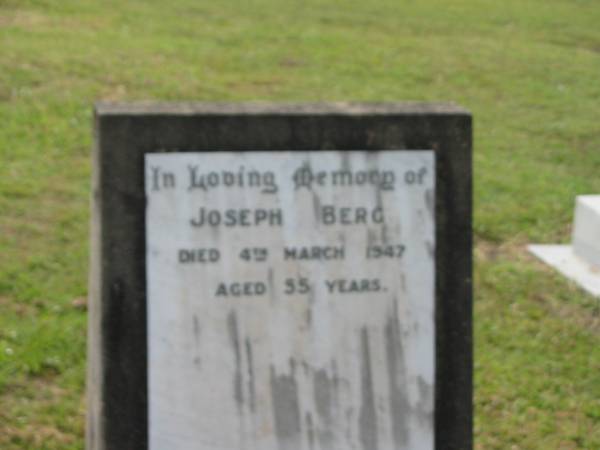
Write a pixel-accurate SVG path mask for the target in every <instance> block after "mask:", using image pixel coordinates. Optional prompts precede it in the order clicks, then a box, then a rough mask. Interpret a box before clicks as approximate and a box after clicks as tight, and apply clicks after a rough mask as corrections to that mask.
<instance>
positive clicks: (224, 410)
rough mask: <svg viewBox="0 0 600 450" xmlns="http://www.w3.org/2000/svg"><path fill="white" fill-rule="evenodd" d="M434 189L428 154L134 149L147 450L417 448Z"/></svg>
mask: <svg viewBox="0 0 600 450" xmlns="http://www.w3.org/2000/svg"><path fill="white" fill-rule="evenodd" d="M434 181H435V167H434V152H433V151H384V152H349V151H347V152H332V151H321V152H277V153H273V152H246V153H235V152H210V153H207V152H204V153H159V154H147V155H146V197H147V216H146V264H147V267H148V270H147V285H148V289H147V299H148V301H147V305H148V306H147V308H148V318H149V321H148V344H149V346H148V349H149V366H148V370H149V404H148V408H149V412H150V415H149V417H150V422H149V426H150V432H149V436H150V448H151V449H165V448H169V449H212V448H222V449H239V448H247V449H264V450H268V449H273V450H275V449H283V448H290V449H298V450H300V449H302V450H310V449H323V450H333V449H347V448H359V449H363V450H371V449H374V448H378V449H411V450H418V449H429V450H433V435H434V430H433V397H434V363H435V345H434V342H435V323H434V317H435V316H434V296H435V292H434V263H435V261H434V254H435V243H434V238H435V236H434V231H435V230H434V204H433V199H434ZM206 409H208V410H209V411H210V413H209V414H207V413H206Z"/></svg>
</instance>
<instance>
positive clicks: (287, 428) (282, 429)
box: [270, 360, 302, 450]
mask: <svg viewBox="0 0 600 450" xmlns="http://www.w3.org/2000/svg"><path fill="white" fill-rule="evenodd" d="M290 366H291V370H290V372H291V373H290V375H278V374H277V373H276V372H275V368H274V367H273V366H271V383H270V384H271V401H272V402H273V416H274V421H275V434H276V437H277V443H278V447H279V450H301V448H302V437H301V431H302V430H301V424H300V420H301V419H300V405H299V403H298V383H297V381H296V373H295V364H294V361H293V360H291V361H290Z"/></svg>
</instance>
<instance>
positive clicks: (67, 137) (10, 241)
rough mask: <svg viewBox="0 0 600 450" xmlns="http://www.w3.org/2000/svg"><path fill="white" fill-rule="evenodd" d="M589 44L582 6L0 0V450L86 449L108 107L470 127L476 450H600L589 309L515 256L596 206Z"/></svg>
mask: <svg viewBox="0 0 600 450" xmlns="http://www.w3.org/2000/svg"><path fill="white" fill-rule="evenodd" d="M598 23H600V8H599V7H598V4H597V2H594V1H583V0H582V1H578V2H571V1H558V0H549V1H548V0H546V1H541V0H537V1H533V0H525V1H523V0H508V1H505V2H493V1H489V0H469V1H464V0H463V1H457V2H443V1H433V0H429V1H423V2H399V1H397V0H379V1H374V2H364V1H357V0H348V1H344V2H341V1H332V2H326V1H315V0H307V1H302V2H300V1H298V2H296V1H286V2H276V1H274V0H253V1H250V2H241V1H228V0H226V1H222V2H212V3H210V2H197V1H193V0H179V1H176V2H158V1H143V2H142V1H129V2H116V1H110V2H92V1H90V0H77V1H75V0H63V1H60V2H59V1H49V0H48V1H34V0H0V155H1V160H0V448H2V449H7V450H10V449H76V448H82V447H83V433H84V412H85V398H84V387H85V382H84V380H85V340H86V310H85V300H84V299H85V297H86V285H87V266H88V251H89V249H88V233H89V227H88V224H89V199H90V168H91V160H90V148H91V143H92V103H93V102H94V101H95V100H99V99H103V100H121V101H125V100H143V99H156V100H182V99H184V100H212V101H214V100H220V101H238V100H239V101H242V100H257V99H258V100H269V101H319V100H333V101H343V100H354V101H394V100H417V101H442V100H452V101H455V102H456V103H458V104H460V105H462V106H464V107H466V108H468V109H469V110H471V112H472V113H473V116H474V123H475V135H474V174H475V185H474V206H475V216H474V239H475V250H474V251H475V271H474V289H475V308H474V328H475V330H474V333H475V334H474V338H475V446H476V448H478V449H574V448H582V449H597V448H600V375H599V373H600V345H599V343H600V303H599V300H597V299H594V298H591V297H590V296H588V295H586V294H585V293H583V292H582V291H580V290H579V289H578V288H577V287H575V286H574V285H573V284H571V283H569V282H568V281H566V280H564V279H563V278H561V277H560V276H558V275H557V274H556V273H555V272H553V271H552V270H550V269H548V268H546V267H544V266H543V265H542V264H541V263H539V262H538V261H536V260H534V259H533V258H532V257H531V256H529V255H528V254H527V253H526V251H525V245H526V244H527V243H530V242H536V243H554V242H567V241H569V238H570V236H569V233H570V224H571V220H572V210H573V207H574V197H575V195H577V194H589V193H599V192H600V176H598V174H599V173H600V151H599V150H600V128H599V127H598V114H599V113H600V107H599V106H598V105H599V104H600V82H599V81H600V78H599V77H600V28H599V27H598ZM450 270H451V269H450Z"/></svg>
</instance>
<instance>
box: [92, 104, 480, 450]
mask: <svg viewBox="0 0 600 450" xmlns="http://www.w3.org/2000/svg"><path fill="white" fill-rule="evenodd" d="M471 146H472V130H471V115H470V113H469V112H467V111H465V110H464V109H462V108H460V107H457V106H454V105H450V104H421V103H374V104H357V103H323V104H270V103H266V104H248V103H245V104H244V103H242V104H234V103H225V104H216V103H147V104H146V103H134V104H108V103H100V104H97V105H96V107H95V148H94V175H93V198H92V225H91V233H92V247H91V248H92V251H91V267H90V289H89V290H90V309H89V323H88V330H89V331H88V385H87V390H88V420H87V429H86V435H87V436H86V439H87V443H86V447H87V448H88V449H90V450H92V449H93V450H105V449H106V450H147V448H148V419H147V348H146V346H147V341H146V293H145V290H146V270H145V253H146V250H145V194H144V154H145V153H148V152H157V151H164V152H175V151H211V150H213V151H214V150H221V151H250V150H267V151H276V150H292V151H293V150H299V151H300V150H304V151H306V150H315V151H318V150H390V149H396V150H401V149H433V150H434V151H435V153H436V263H435V264H436V274H435V276H436V376H435V380H436V391H435V434H436V435H435V448H436V450H441V449H455V450H459V449H460V450H469V449H471V448H472V420H473V405H472V391H473V387H472V370H473V368H472V366H473V356H472V351H473V350H472V346H473V344H472V280H471V276H472V229H471V228H472V227H471V222H472V172H471V167H472V163H471V153H472V151H471Z"/></svg>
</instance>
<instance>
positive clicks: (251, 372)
mask: <svg viewBox="0 0 600 450" xmlns="http://www.w3.org/2000/svg"><path fill="white" fill-rule="evenodd" d="M246 358H247V360H248V393H249V397H250V398H249V399H248V402H249V404H250V411H251V412H252V413H254V412H255V411H256V386H255V384H254V383H255V382H254V359H253V357H252V343H251V342H250V339H249V338H246Z"/></svg>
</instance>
